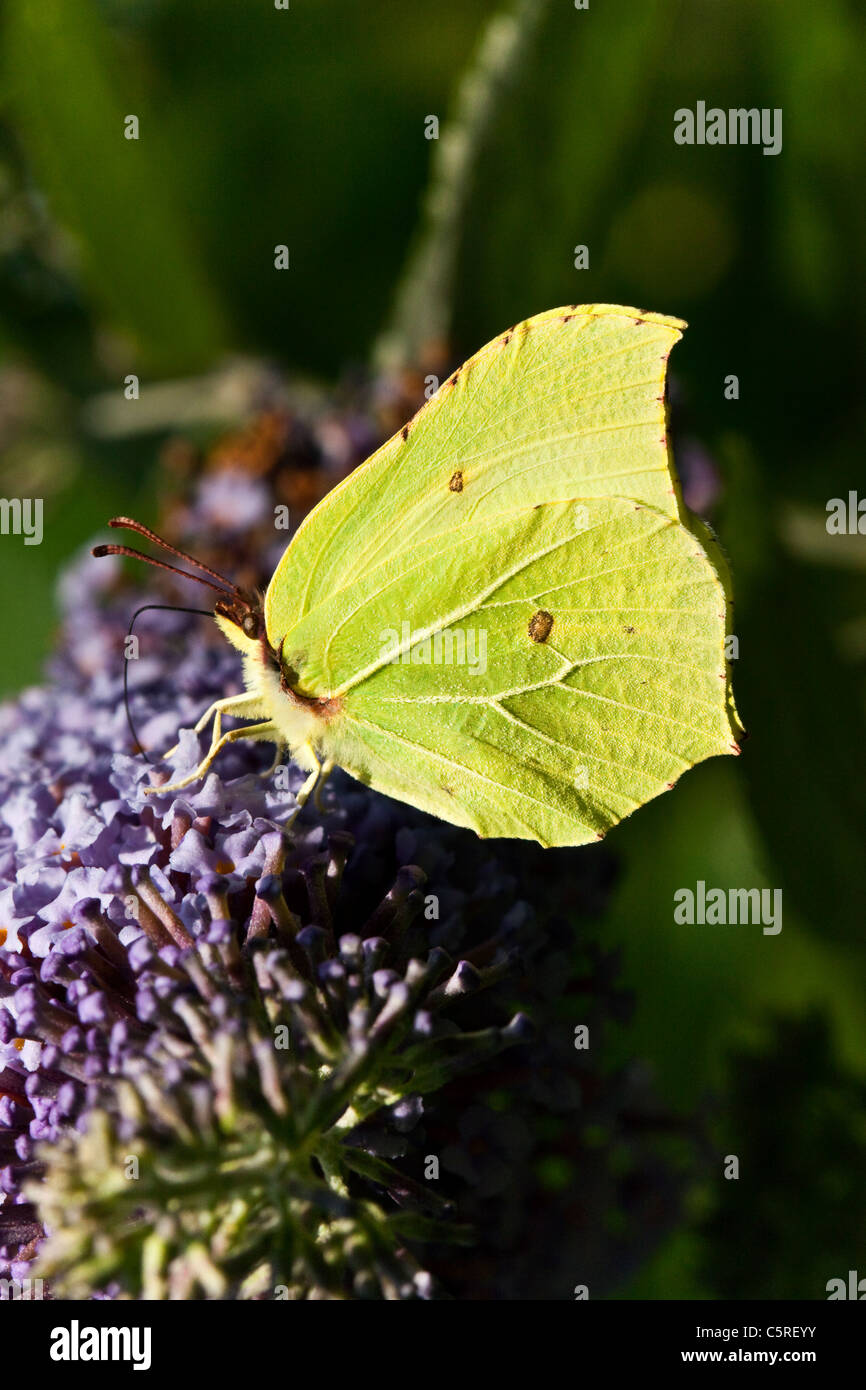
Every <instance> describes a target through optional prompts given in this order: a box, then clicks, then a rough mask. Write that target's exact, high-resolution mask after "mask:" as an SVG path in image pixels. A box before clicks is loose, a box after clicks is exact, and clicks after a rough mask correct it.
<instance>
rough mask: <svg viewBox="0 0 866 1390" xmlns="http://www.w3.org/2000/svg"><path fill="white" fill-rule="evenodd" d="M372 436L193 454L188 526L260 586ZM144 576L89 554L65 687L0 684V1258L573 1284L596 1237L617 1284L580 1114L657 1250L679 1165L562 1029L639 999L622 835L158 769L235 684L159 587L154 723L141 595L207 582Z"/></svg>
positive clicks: (634, 1085) (306, 1289) (179, 1290)
mask: <svg viewBox="0 0 866 1390" xmlns="http://www.w3.org/2000/svg"><path fill="white" fill-rule="evenodd" d="M353 421H354V423H353ZM338 426H339V427H340V429H342V434H341V435H340V438H339V440H338V437H337V436H338V433H339V430H338ZM374 434H375V428H374V426H372V425H370V424H369V422H368V423H367V426H366V433H365V430H362V429H360V428H358V425H357V420H355V419H354V416H353V417H352V420H350V421H349V422H348V423H347V422H346V420H345V419H343V418H342V417H341V416H340V415H339V412H333V413H332V414H331V416H330V417H329V420H328V428H325V424H324V423H323V422H321V421H320V422H319V427H318V430H315V429H314V430H312V432H311V433H306V434H305V433H304V430H303V428H302V427H301V426H299V425H298V424H297V422H294V423H292V424H291V425H290V424H286V423H285V422H284V428H283V430H282V433H280V431H279V430H275V427H274V428H271V430H270V433H268V434H267V439H268V440H269V441H270V443H269V448H271V449H272V452H273V455H274V456H273V459H271V462H270V463H269V465H268V467H267V468H266V469H265V468H259V469H258V471H257V472H255V475H254V476H250V477H245V475H244V474H243V472H241V471H238V463H237V458H238V456H239V451H238V450H237V449H235V450H234V452H230V453H229V454H228V456H227V467H228V468H229V469H230V474H225V475H222V474H220V473H219V472H216V473H213V472H212V473H208V474H205V476H204V478H203V479H202V480H201V482H200V484H199V486H198V489H197V491H195V492H194V493H193V495H192V497H191V500H190V501H189V502H188V503H187V504H186V505H185V507H184V508H183V509H182V510H181V511H180V512H179V513H178V518H177V525H178V527H179V530H180V531H182V533H183V540H184V543H185V544H186V545H187V546H189V547H191V548H193V549H195V548H196V543H197V542H200V546H199V553H201V554H202V555H203V558H206V559H207V560H208V562H209V563H213V564H216V565H218V566H219V567H221V568H222V569H223V570H229V569H231V572H232V573H233V574H234V575H237V576H238V578H239V579H240V577H243V580H244V582H245V583H248V584H257V585H260V586H264V585H266V583H267V580H268V578H269V567H272V565H273V563H274V557H275V556H278V554H279V551H280V546H281V545H282V543H284V541H285V539H286V537H285V536H284V535H283V536H282V537H279V536H278V537H277V538H276V540H275V539H274V534H273V530H271V532H270V533H269V532H268V527H271V528H272V526H273V515H274V507H275V506H276V505H277V504H278V502H279V500H280V499H281V498H286V497H290V498H291V497H292V496H294V495H295V492H297V493H298V495H301V496H304V497H306V498H307V499H308V500H309V498H310V497H313V496H314V495H315V491H316V487H317V486H318V484H316V483H315V481H314V477H315V468H314V466H313V465H314V463H315V460H316V459H320V460H321V462H322V466H323V467H324V469H325V470H326V471H327V469H329V468H330V469H332V470H333V469H335V468H341V469H345V468H346V467H348V466H350V465H351V464H352V463H354V462H356V461H357V455H358V451H360V450H361V449H366V448H368V447H369V446H370V443H371V442H373V436H374ZM275 439H276V441H277V442H276V443H274V440H275ZM293 450H294V451H295V454H294V455H293V453H292V451H293ZM269 457H270V456H269ZM293 458H294V463H293ZM299 460H304V463H303V468H306V469H308V470H309V479H310V480H309V483H308V484H307V485H305V486H304V487H303V488H302V487H301V485H300V483H299V482H298V474H299V468H300V464H299ZM310 460H312V461H313V463H312V464H311V462H310ZM295 465H297V466H295ZM293 469H294V471H292V470H293ZM300 471H301V472H303V469H300ZM329 480H330V478H329ZM292 489H294V490H295V492H293V491H292ZM290 505H291V503H290ZM299 519H300V518H299V517H295V520H299ZM241 522H242V524H241ZM147 582H148V584H149V587H147V588H143V587H142V581H141V576H139V577H138V583H137V585H136V586H135V587H133V586H132V585H131V584H130V582H129V581H128V579H127V578H126V573H125V571H124V570H123V569H122V568H121V567H120V565H119V564H117V563H116V562H115V561H113V560H94V559H92V558H90V557H89V556H88V557H85V558H81V559H80V560H78V561H76V563H75V564H74V565H73V566H72V567H71V568H70V570H69V571H67V573H66V574H65V575H64V577H63V579H62V581H61V588H60V597H61V603H62V605H63V624H62V629H61V634H60V640H59V643H58V647H57V650H56V652H55V654H54V656H53V657H52V660H51V665H50V671H49V678H48V680H47V682H46V683H45V684H44V685H43V686H41V687H39V688H36V689H32V690H28V691H26V692H24V694H22V695H21V696H20V697H19V698H18V699H17V700H16V701H14V702H13V703H10V704H7V705H6V706H4V707H3V708H2V709H0V747H2V757H0V914H2V915H0V946H2V949H0V1263H2V1264H3V1265H4V1268H5V1270H6V1271H8V1272H9V1273H10V1275H11V1277H13V1278H16V1277H21V1276H22V1275H23V1273H24V1272H26V1271H30V1272H36V1273H37V1274H38V1275H40V1276H44V1277H45V1278H46V1279H47V1280H48V1281H49V1287H50V1288H51V1290H52V1296H57V1297H76V1298H81V1297H103V1296H115V1295H123V1296H132V1297H144V1298H202V1297H206V1298H282V1297H286V1298H311V1297H312V1298H319V1297H325V1298H330V1297H334V1298H342V1297H371V1298H386V1299H403V1298H422V1299H426V1298H430V1297H435V1296H441V1295H443V1294H444V1295H446V1296H448V1295H449V1294H450V1295H453V1296H458V1297H468V1298H474V1297H482V1298H496V1297H532V1296H535V1294H534V1293H533V1290H535V1293H537V1292H538V1290H539V1289H542V1288H543V1289H544V1292H543V1293H541V1294H538V1296H543V1297H557V1296H561V1297H570V1285H569V1282H568V1281H569V1280H572V1282H573V1279H572V1276H573V1275H574V1266H575V1265H578V1266H580V1268H578V1273H580V1272H581V1268H588V1267H592V1269H593V1271H594V1276H595V1275H597V1284H598V1285H601V1286H603V1284H604V1281H605V1279H607V1280H608V1282H611V1283H615V1281H616V1277H617V1275H618V1274H620V1275H621V1274H622V1272H623V1270H624V1269H626V1268H627V1266H628V1263H629V1258H630V1252H629V1249H628V1248H625V1250H624V1248H623V1242H622V1241H620V1242H619V1244H616V1242H613V1241H612V1240H611V1239H609V1238H608V1237H607V1236H606V1235H605V1229H606V1227H605V1221H606V1213H607V1212H608V1211H609V1210H610V1209H611V1208H617V1207H621V1206H623V1204H624V1203H626V1202H627V1194H626V1192H625V1190H624V1189H623V1188H622V1187H621V1185H619V1183H618V1179H617V1176H616V1174H615V1172H614V1171H613V1168H612V1166H611V1165H610V1164H608V1163H607V1162H606V1161H605V1154H606V1152H607V1150H606V1149H605V1148H604V1146H602V1147H601V1149H600V1148H599V1145H598V1143H595V1145H594V1146H592V1145H589V1144H588V1143H587V1142H586V1141H585V1130H586V1127H587V1125H589V1124H591V1123H596V1124H603V1125H604V1126H605V1127H606V1130H607V1133H608V1136H609V1151H610V1152H613V1151H614V1150H616V1151H620V1150H622V1149H623V1147H626V1148H628V1150H629V1153H630V1155H631V1159H632V1167H633V1170H634V1172H636V1173H637V1174H639V1175H640V1179H641V1183H642V1187H641V1188H640V1190H641V1192H643V1193H645V1194H646V1202H645V1211H644V1215H645V1217H646V1220H645V1221H644V1228H643V1236H642V1244H641V1248H642V1249H644V1248H646V1246H647V1244H648V1243H651V1241H652V1238H653V1236H655V1237H657V1238H660V1237H661V1235H662V1234H664V1232H665V1231H666V1230H667V1228H668V1226H669V1225H670V1222H671V1221H672V1220H673V1219H674V1218H675V1215H676V1208H677V1200H678V1194H679V1191H680V1188H681V1182H680V1179H679V1177H678V1175H677V1173H676V1172H675V1171H674V1170H673V1169H672V1168H671V1167H670V1165H667V1164H664V1163H661V1162H660V1161H659V1160H658V1159H657V1157H656V1156H655V1155H654V1153H653V1150H652V1131H653V1123H654V1119H653V1111H652V1106H651V1100H650V1099H649V1094H650V1093H649V1088H648V1087H647V1085H646V1084H645V1082H644V1081H642V1080H641V1077H640V1073H639V1072H637V1071H630V1072H624V1073H621V1074H617V1075H615V1076H613V1077H606V1076H605V1075H604V1070H603V1067H602V1065H601V1061H600V1060H598V1059H597V1058H598V1053H597V1052H596V1051H594V1052H593V1057H592V1060H590V1058H589V1057H588V1056H587V1055H586V1054H583V1055H581V1054H577V1053H575V1050H574V1048H573V1046H572V1041H571V1037H572V1032H573V1021H574V1020H576V1021H580V1022H583V1021H589V1020H590V1019H592V1021H593V1029H594V1036H595V1037H596V1038H600V1037H601V1034H602V1030H603V1029H604V1028H606V1027H608V1026H609V1025H611V1024H616V1023H617V1021H618V1020H620V1019H621V1018H622V1017H623V1016H624V1010H625V1008H626V1005H627V1000H626V999H625V996H624V995H623V994H622V992H621V991H620V990H619V989H618V988H617V986H616V984H615V974H616V969H615V967H616V962H615V961H613V960H612V958H610V957H609V956H606V955H604V954H603V953H601V952H600V951H598V950H597V949H596V948H595V947H594V946H593V945H592V940H591V935H588V934H587V931H588V928H587V923H588V922H590V921H591V919H592V917H593V916H594V915H595V914H596V913H597V912H598V911H599V910H600V908H601V907H602V906H603V904H604V901H605V899H606V896H607V893H608V890H609V886H610V883H611V877H612V870H611V860H610V857H609V854H608V852H607V850H606V849H605V848H604V847H602V846H599V847H597V848H596V847H593V848H592V849H586V850H579V851H543V850H541V849H539V848H538V847H536V846H533V845H526V844H513V843H509V842H496V841H487V842H483V841H480V840H478V839H477V838H476V837H475V836H474V835H472V834H471V833H469V832H466V831H463V830H458V829H456V828H455V827H452V826H449V825H446V824H444V823H442V822H438V821H435V820H433V819H432V818H431V817H428V816H426V815H423V814H422V813H420V812H417V811H414V810H413V809H412V808H410V807H408V806H405V805H403V804H401V803H398V802H395V801H392V800H390V799H388V798H386V797H383V796H381V795H378V794H377V793H375V792H372V791H370V790H369V789H367V788H364V787H362V786H361V785H359V784H358V783H356V782H354V781H352V779H350V778H349V777H348V776H346V775H344V774H341V773H337V774H336V775H335V776H334V778H333V779H332V781H331V783H330V784H329V785H328V787H327V788H326V790H325V793H324V809H323V810H322V811H319V810H318V809H316V808H315V807H313V805H312V804H310V805H308V806H306V807H305V808H304V810H303V811H302V812H301V814H300V815H299V816H298V817H297V819H295V818H294V816H295V812H296V810H297V805H296V801H295V794H296V792H297V790H298V788H299V786H300V783H301V780H302V776H303V775H302V774H301V773H300V772H298V771H297V770H296V769H293V768H281V769H278V773H279V775H278V776H274V775H272V774H268V768H269V762H270V756H271V753H272V749H270V748H269V747H268V746H264V745H260V744H250V743H243V742H239V743H235V744H233V745H231V746H230V747H229V748H227V749H226V750H225V752H224V753H222V754H220V756H219V758H218V759H217V760H216V762H215V763H214V765H213V767H212V768H211V769H210V770H209V772H208V774H207V775H206V777H205V778H203V779H201V780H199V781H197V782H194V783H192V784H191V785H190V786H188V787H186V788H184V789H182V790H180V791H177V792H172V791H166V792H159V791H157V792H156V794H153V795H146V794H145V788H147V787H151V786H154V785H158V784H159V782H160V780H162V781H167V780H168V778H169V777H170V778H171V779H172V780H174V778H177V777H182V776H184V775H186V774H187V773H189V772H191V771H192V770H193V769H194V768H195V767H196V766H197V764H198V762H199V760H200V757H201V754H202V750H203V748H204V747H206V742H205V739H206V735H205V734H203V735H202V736H201V737H199V736H197V735H196V734H194V733H193V732H192V728H191V726H192V725H193V724H194V723H195V721H196V720H197V719H198V717H199V715H200V714H201V713H202V711H203V710H204V709H205V708H206V707H207V706H208V705H209V704H210V703H211V702H212V701H213V700H214V699H217V698H220V697H222V696H225V695H229V694H233V693H237V692H239V691H240V690H241V689H242V680H241V669H240V662H239V658H238V655H237V653H235V652H234V651H233V650H232V649H231V648H230V647H229V646H228V645H227V644H226V643H225V641H224V640H223V638H222V637H221V635H220V634H219V632H218V631H217V629H216V627H215V625H214V624H213V623H212V622H211V621H210V620H209V619H208V618H207V617H197V616H194V615H192V614H188V613H178V612H174V613H172V612H151V613H148V614H145V615H142V617H141V619H140V622H139V623H138V624H137V625H136V633H137V634H138V635H139V638H140V642H139V655H138V659H137V660H131V661H130V662H129V669H128V677H129V708H130V713H131V716H132V719H133V724H134V728H135V731H136V736H137V738H138V740H140V742H141V745H143V747H144V748H145V749H147V756H144V755H143V754H142V752H141V750H140V749H139V748H138V747H136V745H135V743H134V741H133V737H132V734H131V732H130V728H129V725H128V723H127V714H126V710H125V708H124V689H123V687H124V639H125V636H126V634H127V631H128V627H129V622H130V619H131V616H132V614H133V613H134V611H135V610H136V609H137V608H138V607H140V606H141V605H142V604H143V603H147V602H155V603H168V602H171V601H172V599H174V601H176V602H180V603H183V604H186V605H188V606H192V607H199V606H201V600H200V599H198V598H197V596H196V597H195V599H191V598H190V596H189V595H188V594H186V592H180V591H181V590H185V589H187V588H189V587H191V586H188V585H185V584H181V585H179V586H178V588H177V589H173V588H172V583H173V581H168V580H165V577H164V576H162V575H148V576H147ZM175 742H177V744H178V747H177V751H176V752H175V753H173V754H172V756H171V758H170V759H169V760H168V761H167V762H166V763H165V764H162V765H161V766H160V763H159V756H158V755H159V753H160V752H161V750H162V749H164V748H166V747H168V746H170V745H172V744H174V743H175ZM163 768H164V769H165V771H163V770H162V769H163ZM527 1015H529V1016H531V1018H532V1025H531V1024H530V1021H529V1017H527ZM533 1025H534V1027H533ZM596 1046H597V1045H596ZM664 1127H665V1128H667V1130H668V1131H669V1130H670V1124H669V1123H667V1122H666V1124H665V1126H664ZM545 1144H548V1149H549V1151H548V1149H545V1147H544V1146H545ZM433 1160H435V1162H434V1161H433ZM545 1164H546V1165H547V1166H546V1167H545ZM639 1186H640V1184H639ZM563 1188H566V1189H568V1191H569V1192H571V1191H572V1190H573V1191H575V1192H576V1191H581V1192H583V1194H584V1201H583V1205H582V1207H581V1210H580V1211H579V1212H578V1213H577V1214H576V1215H575V1214H574V1212H573V1206H574V1200H576V1199H572V1200H570V1201H566V1202H565V1203H564V1202H563V1199H562V1192H563ZM629 1191H630V1192H632V1194H633V1192H634V1187H633V1186H632V1188H631V1189H629ZM631 1200H632V1206H633V1204H634V1198H633V1196H632V1199H631ZM653 1204H654V1205H653ZM563 1212H566V1213H571V1215H572V1216H574V1229H573V1230H571V1231H570V1232H568V1231H566V1232H563V1229H562V1222H563ZM554 1232H556V1233H557V1234H558V1238H559V1248H560V1250H561V1256H562V1258H561V1259H560V1260H558V1261H552V1260H550V1259H547V1258H546V1257H545V1256H544V1255H543V1254H542V1252H541V1247H540V1244H539V1242H540V1241H541V1240H542V1238H543V1239H550V1238H551V1236H552V1233H554ZM466 1241H471V1242H472V1243H473V1247H474V1248H473V1256H472V1260H471V1261H470V1262H468V1263H467V1261H466V1259H465V1257H464V1256H462V1255H460V1256H457V1257H455V1256H453V1255H452V1254H451V1253H450V1252H451V1251H452V1249H453V1248H455V1247H456V1248H459V1247H460V1244H461V1242H466ZM626 1245H627V1243H626ZM527 1260H528V1261H529V1263H528V1264H527ZM533 1261H535V1262H536V1264H535V1266H533ZM581 1261H583V1265H582V1266H581ZM574 1278H575V1279H576V1278H577V1275H574ZM557 1281H558V1282H557ZM560 1285H561V1292H559V1293H557V1292H556V1291H555V1290H556V1289H558V1288H560ZM551 1287H553V1289H554V1291H553V1292H551Z"/></svg>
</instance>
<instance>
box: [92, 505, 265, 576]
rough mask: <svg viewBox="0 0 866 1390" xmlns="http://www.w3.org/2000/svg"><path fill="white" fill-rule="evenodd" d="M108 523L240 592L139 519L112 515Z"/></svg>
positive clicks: (108, 551)
mask: <svg viewBox="0 0 866 1390" xmlns="http://www.w3.org/2000/svg"><path fill="white" fill-rule="evenodd" d="M108 524H109V526H112V527H120V528H121V529H122V530H125V531H135V533H136V535H139V536H144V538H145V539H146V540H149V541H152V542H153V544H154V545H158V546H161V547H162V549H163V550H167V551H168V552H169V554H170V555H176V556H177V558H178V559H179V560H185V561H186V563H187V564H188V565H194V566H195V568H196V569H198V570H202V572H203V573H204V574H209V575H210V577H211V579H215V580H216V581H217V583H219V584H221V585H222V586H223V588H224V589H228V590H229V591H230V592H231V593H233V594H237V593H239V592H240V590H239V589H238V586H237V584H233V583H232V581H231V580H230V579H226V577H225V575H223V574H220V573H219V572H218V571H217V570H214V569H211V567H210V565H206V564H205V563H204V561H203V560H197V559H196V558H195V556H194V555H190V554H189V553H188V551H186V550H180V549H179V547H178V546H176V545H172V544H171V542H170V541H167V540H165V538H164V537H163V536H159V535H157V533H156V531H151V529H150V527H149V526H144V525H143V524H142V523H141V522H140V521H133V519H132V517H129V516H113V517H112V518H111V520H110V521H109V523H108ZM98 548H99V549H100V551H101V552H103V551H104V553H106V554H109V555H115V554H127V555H134V556H135V557H136V558H137V559H141V560H149V559H150V557H149V556H147V555H142V553H141V551H138V550H125V549H124V548H123V547H118V548H117V549H114V548H110V547H107V546H105V547H98ZM151 563H154V562H151ZM166 568H168V569H171V568H172V566H171V565H169V566H166ZM183 572H184V571H183V570H181V571H180V573H181V574H182V573H183ZM188 577H189V578H190V579H194V578H195V575H189V576H188Z"/></svg>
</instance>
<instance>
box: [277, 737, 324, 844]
mask: <svg viewBox="0 0 866 1390" xmlns="http://www.w3.org/2000/svg"><path fill="white" fill-rule="evenodd" d="M295 751H296V756H298V755H299V758H298V760H299V761H300V764H301V767H310V768H311V769H312V770H311V771H310V774H309V776H308V777H307V780H306V782H304V784H303V786H302V787H301V789H300V790H299V792H298V794H297V796H296V797H295V809H294V811H293V812H292V814H291V816H290V817H289V819H288V821H287V822H286V824H287V825H292V824H293V822H294V820H295V818H296V817H297V816H298V815H299V814H300V812H301V811H302V809H303V807H304V806H305V805H306V803H307V799H308V798H309V795H310V792H311V791H313V790H314V789H315V787H316V783H317V782H318V781H319V778H320V777H322V776H323V775H324V776H327V775H328V772H330V770H331V767H332V766H333V764H328V763H325V765H324V767H323V766H322V764H321V763H320V762H319V759H318V758H317V757H316V750H315V749H314V748H313V745H312V744H311V743H305V744H303V745H302V747H301V748H298V749H296V750H295ZM326 769H327V771H326Z"/></svg>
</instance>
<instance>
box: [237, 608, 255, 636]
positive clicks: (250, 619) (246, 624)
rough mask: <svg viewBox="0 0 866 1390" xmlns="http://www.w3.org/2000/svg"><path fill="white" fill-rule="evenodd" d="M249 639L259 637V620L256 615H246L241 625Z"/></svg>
mask: <svg viewBox="0 0 866 1390" xmlns="http://www.w3.org/2000/svg"><path fill="white" fill-rule="evenodd" d="M241 626H242V628H243V630H244V632H245V633H246V635H247V637H257V636H258V631H259V620H258V618H257V617H256V615H255V613H245V614H244V620H243V622H242V624H241Z"/></svg>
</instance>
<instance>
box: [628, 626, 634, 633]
mask: <svg viewBox="0 0 866 1390" xmlns="http://www.w3.org/2000/svg"><path fill="white" fill-rule="evenodd" d="M626 632H634V628H633V627H627V628H626Z"/></svg>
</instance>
